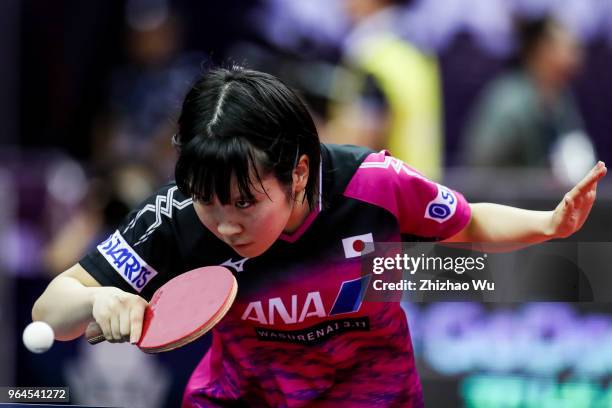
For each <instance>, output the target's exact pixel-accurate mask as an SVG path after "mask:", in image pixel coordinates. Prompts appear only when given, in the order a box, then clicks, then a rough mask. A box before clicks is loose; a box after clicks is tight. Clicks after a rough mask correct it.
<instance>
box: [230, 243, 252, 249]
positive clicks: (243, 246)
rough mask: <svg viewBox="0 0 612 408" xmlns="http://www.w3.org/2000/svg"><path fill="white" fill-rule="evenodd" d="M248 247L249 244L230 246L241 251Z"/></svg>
mask: <svg viewBox="0 0 612 408" xmlns="http://www.w3.org/2000/svg"><path fill="white" fill-rule="evenodd" d="M249 245H251V244H250V243H247V244H232V247H234V248H237V249H242V248H246V247H248V246H249Z"/></svg>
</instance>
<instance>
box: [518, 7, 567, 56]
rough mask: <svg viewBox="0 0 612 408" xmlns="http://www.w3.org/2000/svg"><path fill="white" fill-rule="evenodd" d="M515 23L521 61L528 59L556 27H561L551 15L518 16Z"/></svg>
mask: <svg viewBox="0 0 612 408" xmlns="http://www.w3.org/2000/svg"><path fill="white" fill-rule="evenodd" d="M514 25H515V30H516V33H517V40H518V54H519V55H518V58H519V59H520V61H521V62H525V61H527V60H528V59H529V58H530V57H531V56H532V55H533V53H534V51H536V50H537V49H538V47H539V46H540V44H541V43H542V40H544V39H546V38H547V37H548V36H549V35H550V33H551V31H552V30H553V29H554V28H556V27H560V24H559V23H558V22H557V20H555V19H554V18H552V17H551V16H543V17H537V18H522V19H521V18H516V19H515V21H514Z"/></svg>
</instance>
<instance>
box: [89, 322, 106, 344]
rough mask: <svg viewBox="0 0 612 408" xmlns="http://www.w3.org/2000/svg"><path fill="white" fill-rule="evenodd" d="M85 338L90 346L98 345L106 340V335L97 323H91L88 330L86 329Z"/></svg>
mask: <svg viewBox="0 0 612 408" xmlns="http://www.w3.org/2000/svg"><path fill="white" fill-rule="evenodd" d="M85 337H86V338H87V342H88V343H89V344H98V343H102V342H103V341H104V340H106V337H104V333H102V329H101V328H100V326H99V325H98V323H96V322H91V323H89V325H88V326H87V329H85Z"/></svg>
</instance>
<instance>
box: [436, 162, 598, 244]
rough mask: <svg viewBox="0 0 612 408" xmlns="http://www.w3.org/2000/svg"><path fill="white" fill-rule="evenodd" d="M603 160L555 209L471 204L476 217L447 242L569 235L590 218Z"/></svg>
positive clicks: (535, 240) (539, 239)
mask: <svg viewBox="0 0 612 408" xmlns="http://www.w3.org/2000/svg"><path fill="white" fill-rule="evenodd" d="M606 171H607V169H606V166H605V164H604V163H603V162H599V163H597V165H596V166H595V167H594V168H593V169H592V170H591V171H590V172H589V173H588V174H587V175H586V176H585V177H584V178H583V179H582V180H581V181H580V182H579V183H578V184H576V186H574V188H572V189H571V190H570V191H569V192H568V193H567V194H566V195H565V196H564V197H563V200H561V202H560V203H559V205H557V208H555V209H554V210H553V211H530V210H523V209H520V208H514V207H508V206H504V205H499V204H490V203H478V204H471V205H470V206H471V208H472V219H471V220H470V222H469V224H468V225H467V226H466V228H464V229H463V231H461V232H459V233H458V234H457V235H455V236H453V237H451V238H450V239H448V240H446V241H445V242H480V243H523V244H535V243H539V242H543V241H547V240H549V239H554V238H566V237H568V236H570V235H572V234H573V233H574V232H576V231H578V230H579V229H580V228H581V227H582V225H583V224H584V222H585V221H586V219H587V217H588V216H589V213H590V212H591V208H592V207H593V203H594V202H595V196H596V191H597V182H598V181H599V180H600V179H601V178H602V177H603V176H604V175H605V174H606Z"/></svg>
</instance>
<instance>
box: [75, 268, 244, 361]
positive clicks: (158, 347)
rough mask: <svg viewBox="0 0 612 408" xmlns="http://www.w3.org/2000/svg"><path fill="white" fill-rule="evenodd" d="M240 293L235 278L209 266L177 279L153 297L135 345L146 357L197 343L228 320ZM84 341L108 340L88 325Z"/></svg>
mask: <svg viewBox="0 0 612 408" xmlns="http://www.w3.org/2000/svg"><path fill="white" fill-rule="evenodd" d="M237 291H238V284H237V282H236V278H235V277H234V275H232V273H231V272H230V270H229V269H227V268H225V267H222V266H206V267H203V268H198V269H194V270H192V271H189V272H185V273H183V274H181V275H178V276H176V277H174V278H173V279H171V280H169V281H168V282H166V283H165V284H164V285H162V286H161V287H160V288H159V289H157V290H156V291H155V293H154V294H153V297H152V298H151V301H150V302H149V305H148V306H147V308H146V309H145V314H144V320H143V325H142V335H141V336H140V340H139V341H138V343H137V344H136V345H137V346H138V347H140V349H141V350H142V351H144V352H146V353H159V352H163V351H170V350H173V349H175V348H178V347H181V346H184V345H186V344H187V343H189V342H191V341H194V340H196V339H197V338H199V337H200V336H202V335H203V334H205V333H206V332H208V331H209V330H210V329H211V328H212V327H213V326H214V325H216V324H217V323H218V322H219V321H220V320H221V319H222V318H223V316H225V314H226V313H227V311H228V310H229V308H230V307H231V306H232V303H233V302H234V299H235V298H236V292H237ZM85 337H87V341H88V342H89V343H90V344H97V343H100V342H102V341H104V340H105V337H104V334H102V329H101V328H100V326H99V325H98V324H97V323H96V322H92V323H90V324H89V326H88V327H87V330H86V331H85Z"/></svg>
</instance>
